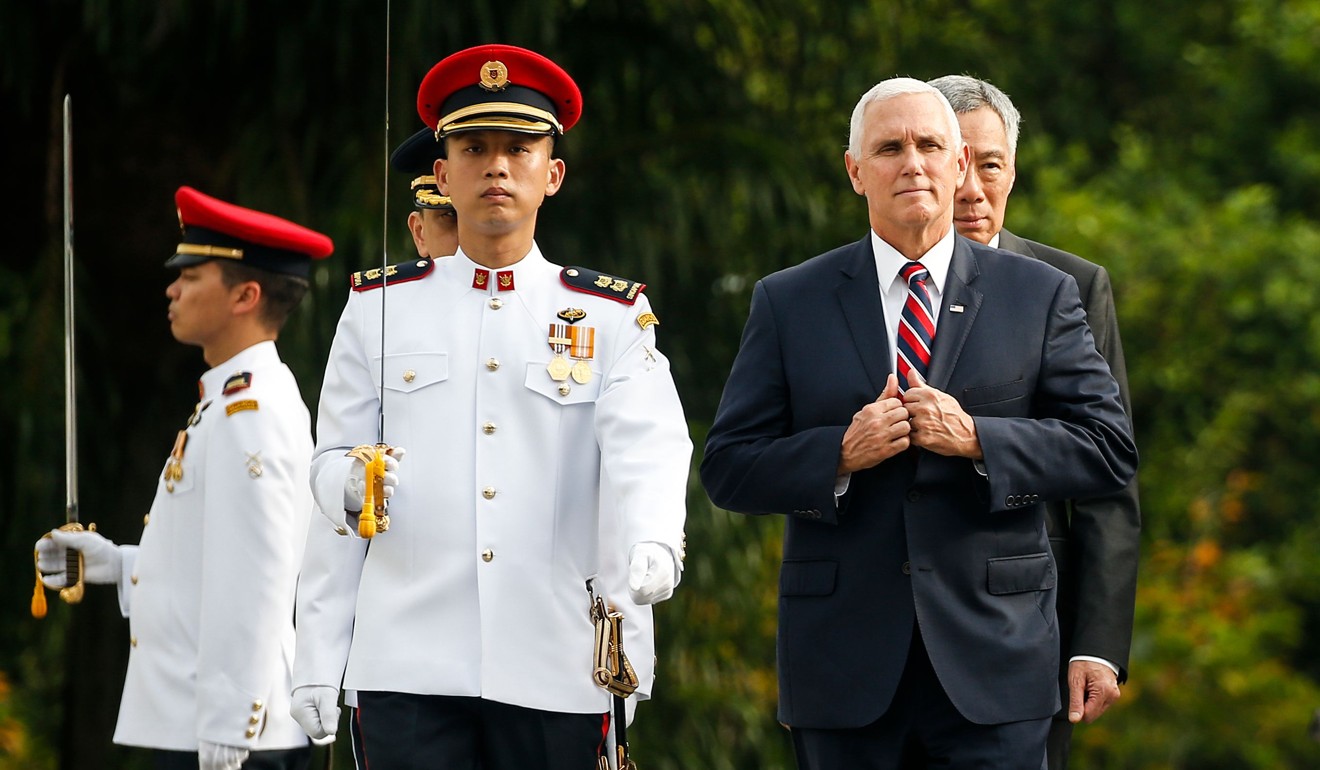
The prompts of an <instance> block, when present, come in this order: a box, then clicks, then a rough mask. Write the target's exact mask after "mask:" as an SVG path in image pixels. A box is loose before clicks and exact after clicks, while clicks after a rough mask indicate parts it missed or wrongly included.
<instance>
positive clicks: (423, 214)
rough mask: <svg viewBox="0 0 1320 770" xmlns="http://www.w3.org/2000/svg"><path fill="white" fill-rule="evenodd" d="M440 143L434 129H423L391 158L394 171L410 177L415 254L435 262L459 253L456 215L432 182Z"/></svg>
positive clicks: (409, 214)
mask: <svg viewBox="0 0 1320 770" xmlns="http://www.w3.org/2000/svg"><path fill="white" fill-rule="evenodd" d="M440 147H441V145H440V142H438V141H436V138H435V130H434V129H432V128H426V127H424V128H422V129H421V130H420V131H418V132H417V133H415V134H413V135H412V136H410V137H408V138H407V139H406V140H404V142H403V144H400V145H399V146H398V147H397V148H395V150H394V152H393V153H392V154H391V155H390V165H391V166H392V167H393V168H394V170H395V171H398V172H400V173H403V174H407V175H409V176H410V177H411V178H412V181H411V182H410V183H409V185H410V187H411V188H412V198H413V206H414V207H415V208H416V210H415V211H411V212H409V213H408V232H410V233H412V238H413V244H414V245H416V246H417V255H418V256H420V257H431V258H434V259H438V258H440V257H448V256H450V255H452V254H453V253H454V252H455V251H458V215H457V214H455V213H454V206H453V204H451V203H450V202H449V196H448V195H443V194H442V193H441V192H440V188H439V187H437V186H436V183H435V161H436V159H437V158H439V157H440Z"/></svg>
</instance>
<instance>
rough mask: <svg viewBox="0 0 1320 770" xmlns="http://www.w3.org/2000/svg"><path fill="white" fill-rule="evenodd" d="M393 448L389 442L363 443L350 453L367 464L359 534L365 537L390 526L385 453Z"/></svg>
mask: <svg viewBox="0 0 1320 770" xmlns="http://www.w3.org/2000/svg"><path fill="white" fill-rule="evenodd" d="M391 449H393V447H391V446H389V445H388V444H376V445H374V446H373V445H371V444H362V445H360V446H356V447H353V449H352V451H350V452H349V453H348V456H349V457H354V458H357V459H358V460H361V461H362V464H363V465H365V466H366V477H365V479H364V481H365V484H364V489H363V490H362V513H361V514H359V515H358V535H359V536H360V537H362V538H364V539H370V538H373V537H375V536H376V534H377V533H381V532H388V531H389V528H390V515H389V513H388V512H387V511H388V510H389V501H388V500H386V499H385V455H387V454H389V453H390V450H391Z"/></svg>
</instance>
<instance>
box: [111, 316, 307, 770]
mask: <svg viewBox="0 0 1320 770" xmlns="http://www.w3.org/2000/svg"><path fill="white" fill-rule="evenodd" d="M201 391H202V392H201V401H200V402H199V403H198V405H197V409H196V411H195V412H194V413H193V416H192V418H191V419H190V420H189V422H188V427H187V438H186V441H185V442H184V443H183V444H182V445H179V444H176V446H175V449H174V451H173V452H172V453H171V457H170V458H169V459H168V460H167V462H166V467H165V469H164V470H162V473H161V478H160V479H159V481H158V484H157V488H156V499H155V502H153V503H152V506H151V513H150V514H149V515H148V518H147V519H146V524H145V527H144V529H143V532H142V540H141V542H140V544H139V545H138V546H137V547H136V548H134V547H132V546H127V547H125V548H124V549H123V553H124V559H123V569H124V577H123V580H122V581H121V583H120V605H121V609H122V610H123V612H124V615H125V617H127V618H128V619H129V631H130V634H131V639H130V643H131V645H132V646H131V650H130V652H129V659H128V675H127V678H126V680H125V682H124V694H123V700H122V702H121V703H120V706H119V723H118V726H117V727H116V728H115V737H114V741H115V743H120V744H125V745H129V746H145V747H149V748H156V749H170V750H175V751H196V750H197V746H198V741H199V740H207V741H211V742H213V743H220V744H227V745H231V746H242V747H245V748H248V749H251V750H254V751H257V750H269V749H287V748H294V747H298V746H305V745H306V744H307V736H306V735H304V734H303V731H302V728H300V727H299V726H298V723H297V722H295V721H293V719H292V718H291V717H290V716H289V691H290V681H291V671H292V666H293V652H294V638H293V623H292V619H293V599H294V585H295V581H296V580H297V574H298V566H299V564H300V563H301V561H302V550H303V543H304V538H305V535H306V532H307V526H308V520H309V517H310V515H311V510H312V499H311V493H310V487H309V483H308V465H309V460H310V458H311V452H312V439H311V418H310V417H309V415H308V413H307V406H306V405H305V404H304V403H303V401H302V398H301V396H300V395H299V394H298V385H297V383H296V382H295V381H294V378H293V374H292V373H291V372H290V371H289V369H288V367H287V366H285V365H284V364H283V363H282V362H281V361H280V357H279V353H278V352H277V351H276V349H275V343H273V342H262V343H259V344H257V345H253V346H252V347H250V348H248V349H246V350H244V351H242V352H241V353H239V354H238V355H236V356H234V357H233V358H231V359H230V360H228V361H226V362H225V363H223V364H221V365H220V366H217V367H215V368H214V369H212V370H210V371H208V372H207V373H206V374H204V375H202V379H201Z"/></svg>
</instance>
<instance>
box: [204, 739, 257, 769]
mask: <svg viewBox="0 0 1320 770" xmlns="http://www.w3.org/2000/svg"><path fill="white" fill-rule="evenodd" d="M247 758H248V750H247V749H245V748H243V747H241V746H226V745H225V744H223V743H211V742H210V741H200V742H199V743H198V744H197V767H198V770H239V768H240V767H242V766H243V762H245V761H246V760H247Z"/></svg>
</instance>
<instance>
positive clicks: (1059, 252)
mask: <svg viewBox="0 0 1320 770" xmlns="http://www.w3.org/2000/svg"><path fill="white" fill-rule="evenodd" d="M1003 233H1008V231H1007V230H1004V231H1002V233H1001V234H1000V243H999V245H1000V248H1005V244H1004V238H1003ZM1009 235H1012V233H1009ZM1015 237H1016V238H1017V240H1019V241H1021V243H1022V245H1023V249H1022V251H1020V252H1019V251H1018V250H1017V249H1011V248H1010V249H1006V250H1008V251H1013V252H1016V253H1021V254H1023V255H1024V256H1028V257H1032V258H1033V259H1038V260H1040V261H1041V262H1044V263H1045V264H1047V265H1052V266H1054V267H1057V268H1058V269H1060V270H1062V271H1063V272H1065V273H1067V274H1068V275H1071V276H1072V277H1073V278H1075V279H1077V282H1078V283H1081V282H1082V281H1083V280H1085V279H1089V278H1090V277H1091V276H1094V275H1095V274H1096V273H1098V272H1100V271H1101V270H1102V269H1103V268H1101V267H1100V266H1099V265H1097V264H1096V263H1094V262H1091V261H1090V260H1087V259H1083V258H1081V257H1079V256H1077V255H1076V254H1073V253H1071V252H1068V251H1064V250H1063V249H1056V248H1054V247H1053V246H1049V245H1046V244H1044V243H1041V242H1039V241H1032V240H1028V239H1026V238H1023V237H1021V236H1015Z"/></svg>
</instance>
